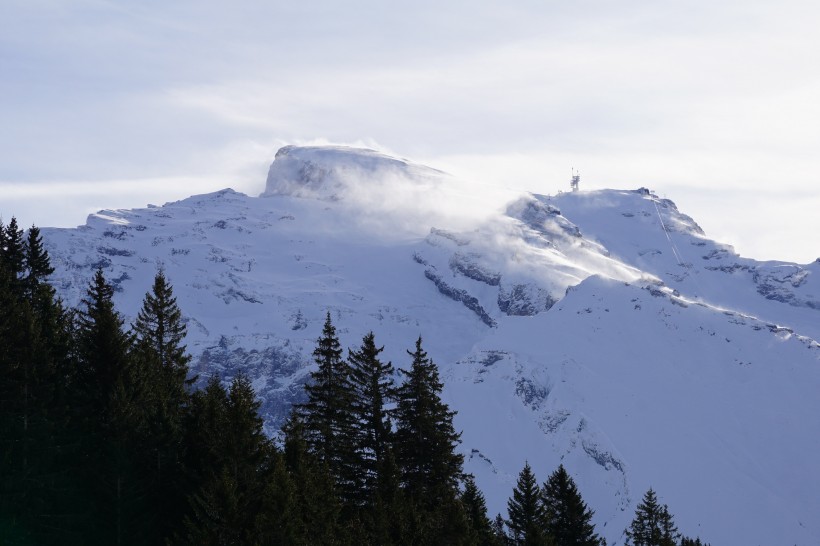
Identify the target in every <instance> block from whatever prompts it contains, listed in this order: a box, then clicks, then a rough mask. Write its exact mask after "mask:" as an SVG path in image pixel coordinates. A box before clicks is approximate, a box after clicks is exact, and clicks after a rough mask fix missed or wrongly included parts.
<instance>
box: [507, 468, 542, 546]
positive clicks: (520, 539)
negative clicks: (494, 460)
mask: <svg viewBox="0 0 820 546" xmlns="http://www.w3.org/2000/svg"><path fill="white" fill-rule="evenodd" d="M507 514H508V519H507V526H508V527H509V528H510V534H511V539H512V543H513V544H514V545H515V546H545V545H549V544H550V541H549V540H548V536H547V532H546V527H547V512H546V508H545V507H544V504H543V502H542V499H541V490H540V489H539V487H538V484H537V482H536V479H535V475H534V474H533V472H532V468H530V465H529V463H524V468H523V470H521V473H520V474H519V475H518V481H517V482H516V485H515V488H514V489H513V494H512V497H510V499H509V500H508V501H507Z"/></svg>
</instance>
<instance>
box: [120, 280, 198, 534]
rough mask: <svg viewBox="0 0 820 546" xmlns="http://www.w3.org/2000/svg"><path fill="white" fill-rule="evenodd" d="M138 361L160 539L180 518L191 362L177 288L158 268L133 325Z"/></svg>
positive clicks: (150, 484)
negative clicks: (145, 403) (184, 423)
mask: <svg viewBox="0 0 820 546" xmlns="http://www.w3.org/2000/svg"><path fill="white" fill-rule="evenodd" d="M132 330H133V334H134V339H135V349H136V350H135V354H134V357H135V360H136V364H137V365H138V366H139V368H140V371H141V374H142V375H143V376H144V378H145V384H146V391H147V396H148V397H149V400H150V405H149V407H148V408H146V413H147V414H148V415H149V430H148V431H147V438H146V443H145V445H144V446H143V448H144V450H145V451H146V452H148V453H149V454H150V455H151V461H150V464H149V465H148V468H147V469H146V476H145V480H146V483H147V485H148V487H150V495H151V496H152V497H153V503H154V505H155V506H156V507H157V509H156V510H155V512H156V513H157V514H158V515H159V519H158V522H157V533H158V536H157V540H159V539H161V538H162V537H164V536H168V535H169V534H170V533H171V528H172V526H173V525H174V524H175V522H176V521H177V520H178V519H179V518H180V517H181V516H182V512H181V510H182V508H183V507H184V487H183V485H182V468H181V465H182V463H181V459H180V457H181V450H182V439H183V438H182V436H183V435H182V421H183V416H184V411H185V409H186V406H187V404H188V400H189V395H188V392H187V388H186V387H187V386H188V385H189V384H190V383H191V382H192V381H193V380H188V379H187V376H188V363H189V362H190V360H191V357H190V356H189V355H188V354H187V353H186V352H185V345H184V344H183V339H184V337H185V333H186V328H185V325H184V324H183V323H182V313H181V311H180V309H179V307H178V306H177V303H176V298H175V297H174V296H173V289H172V288H171V285H170V284H169V283H168V281H167V280H166V278H165V275H164V273H163V272H162V271H159V272H158V273H157V274H156V276H155V278H154V284H153V287H152V290H151V291H150V292H148V293H147V294H146V295H145V298H144V299H143V303H142V309H140V311H139V313H138V315H137V319H136V321H135V323H134V325H133V327H132Z"/></svg>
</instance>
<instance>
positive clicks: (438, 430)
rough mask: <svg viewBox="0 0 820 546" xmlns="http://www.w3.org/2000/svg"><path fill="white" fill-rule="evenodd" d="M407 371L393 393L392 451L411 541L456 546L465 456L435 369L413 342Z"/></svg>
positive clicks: (462, 527) (461, 528) (462, 526)
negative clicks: (459, 496) (454, 545)
mask: <svg viewBox="0 0 820 546" xmlns="http://www.w3.org/2000/svg"><path fill="white" fill-rule="evenodd" d="M408 354H409V355H410V356H411V358H412V363H411V366H410V369H409V370H407V371H404V370H402V374H403V375H404V376H405V379H404V382H403V383H402V384H401V386H399V387H398V389H397V390H396V409H395V419H396V433H395V441H394V445H395V453H396V460H397V462H398V466H399V471H400V475H401V483H402V489H403V492H404V496H405V498H406V501H407V503H408V504H407V506H408V509H407V514H408V524H407V526H408V531H407V534H408V535H409V536H410V537H411V541H413V543H422V544H428V543H431V544H436V543H439V544H458V543H460V542H461V541H463V540H464V539H465V535H466V534H467V515H466V513H465V511H464V507H463V505H462V504H461V502H460V501H459V499H458V495H459V491H458V485H459V482H460V481H461V479H462V477H463V473H462V464H463V461H464V456H463V455H461V454H460V453H457V452H456V450H455V449H456V446H457V445H458V442H459V437H460V435H459V434H458V433H456V431H455V429H454V427H453V416H454V415H455V412H454V411H451V410H450V409H449V408H448V407H447V405H446V404H445V403H444V402H442V400H441V396H440V395H441V390H442V388H443V385H442V383H441V381H440V380H439V375H438V368H437V367H436V365H435V364H434V363H433V361H431V360H430V359H429V358H428V357H427V353H426V352H425V351H424V350H423V349H422V346H421V338H419V339H418V340H417V341H416V348H415V351H413V352H410V351H408Z"/></svg>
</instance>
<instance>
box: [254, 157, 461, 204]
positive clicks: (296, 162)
mask: <svg viewBox="0 0 820 546" xmlns="http://www.w3.org/2000/svg"><path fill="white" fill-rule="evenodd" d="M445 176H446V174H445V173H443V172H441V171H438V170H436V169H432V168H430V167H425V166H423V165H419V164H415V163H411V162H409V161H407V160H405V159H400V158H396V157H392V156H389V155H386V154H383V153H381V152H378V151H376V150H371V149H369V148H353V147H348V146H284V147H282V148H280V149H279V151H277V152H276V156H275V158H274V160H273V163H272V164H271V166H270V169H269V170H268V179H267V183H266V185H265V191H264V192H263V193H262V195H261V196H262V197H270V196H274V195H289V196H293V197H308V198H315V199H321V200H328V201H337V200H340V199H344V198H345V197H347V196H348V195H349V194H350V193H353V192H356V191H357V190H359V189H360V188H362V189H366V190H367V191H371V190H375V189H382V190H383V189H387V188H388V187H392V186H395V185H396V184H401V185H408V184H409V185H412V186H418V185H426V184H431V183H433V184H437V183H438V182H439V181H440V179H441V178H443V177H445Z"/></svg>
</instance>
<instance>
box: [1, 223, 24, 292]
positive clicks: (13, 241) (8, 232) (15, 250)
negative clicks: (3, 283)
mask: <svg viewBox="0 0 820 546" xmlns="http://www.w3.org/2000/svg"><path fill="white" fill-rule="evenodd" d="M2 244H3V253H2V262H3V267H4V268H5V269H6V271H7V272H8V273H9V275H11V280H12V281H13V282H14V283H17V282H18V281H19V280H20V278H21V276H22V274H23V271H24V270H25V266H26V248H25V247H26V243H25V239H24V238H23V230H22V229H20V228H19V227H18V225H17V219H16V218H15V217H13V216H12V217H11V221H9V223H8V225H7V226H6V227H5V230H4V232H3V240H2Z"/></svg>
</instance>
